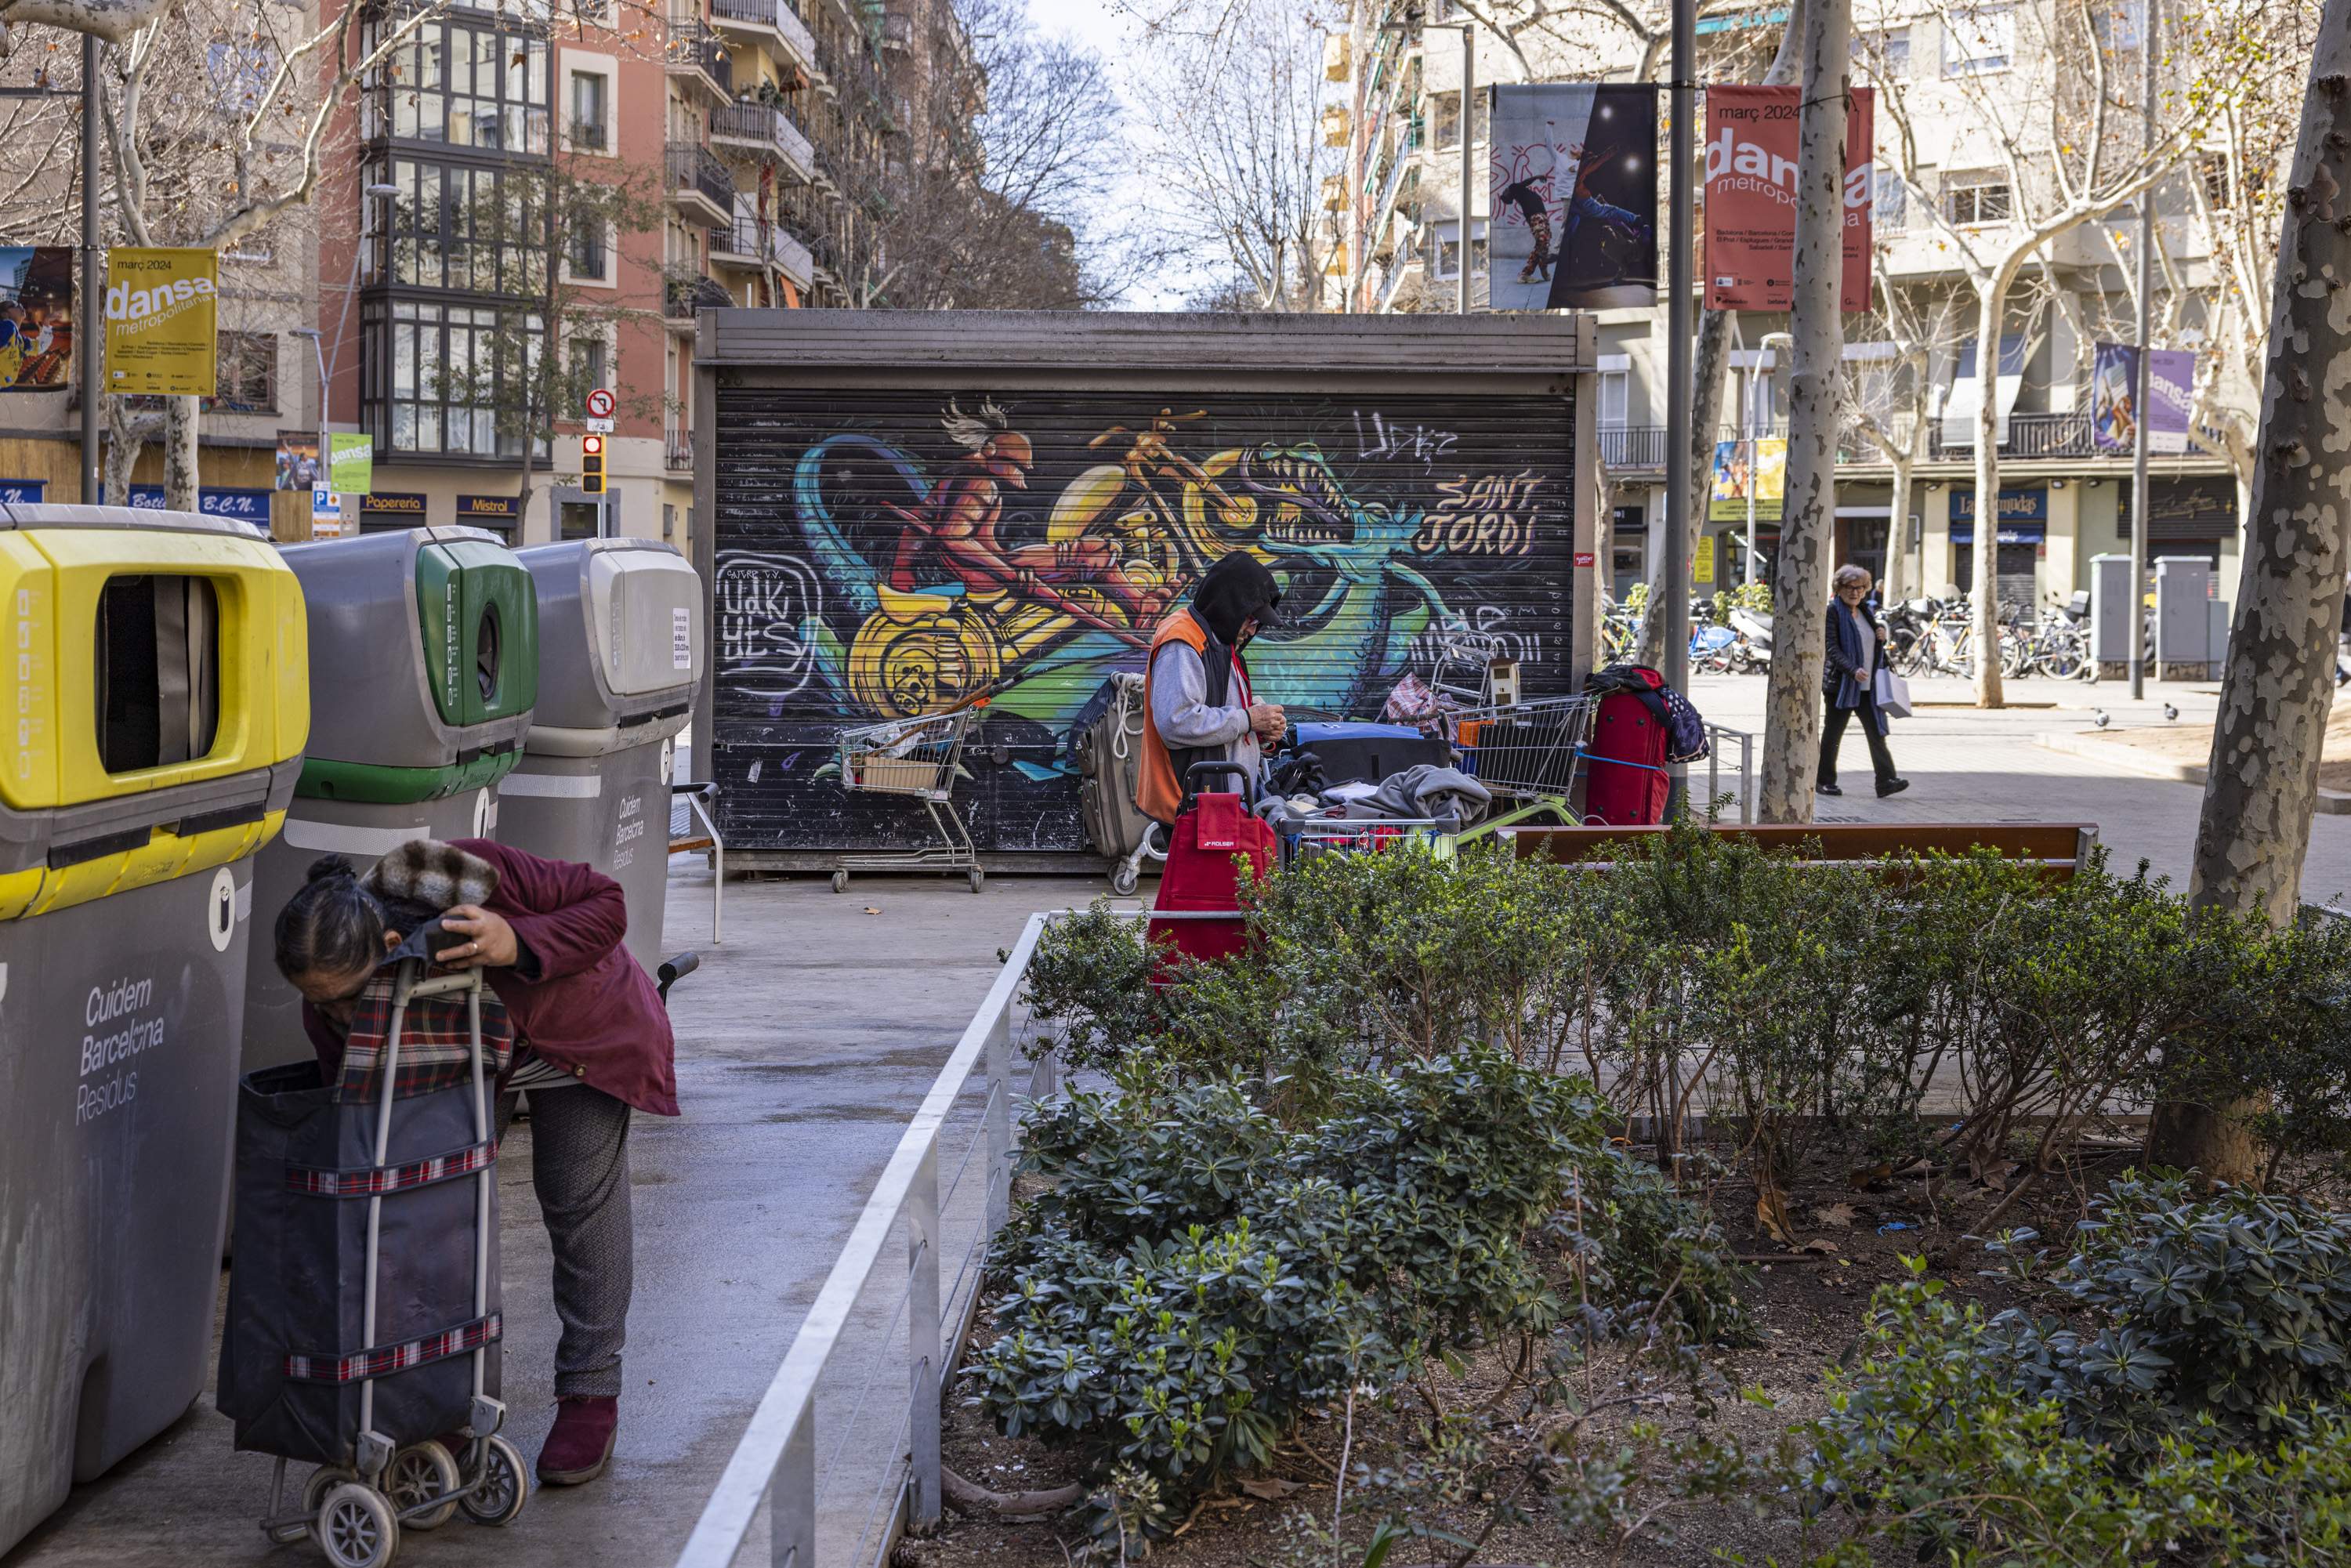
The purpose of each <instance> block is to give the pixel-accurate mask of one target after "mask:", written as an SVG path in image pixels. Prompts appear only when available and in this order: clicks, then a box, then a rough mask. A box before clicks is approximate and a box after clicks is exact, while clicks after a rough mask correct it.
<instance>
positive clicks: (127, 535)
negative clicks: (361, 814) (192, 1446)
mask: <svg viewBox="0 0 2351 1568" xmlns="http://www.w3.org/2000/svg"><path fill="white" fill-rule="evenodd" d="M0 603H5V605H6V606H7V607H8V617H9V621H10V630H9V639H8V653H9V656H10V659H11V664H12V668H11V674H12V677H13V681H14V686H15V691H16V711H15V713H14V715H13V718H14V720H15V722H14V723H13V724H12V725H11V726H10V727H9V732H8V734H7V736H6V738H5V742H0V1553H5V1552H7V1550H8V1549H9V1547H10V1546H11V1545H13V1544H14V1543H15V1542H17V1541H18V1540H20V1539H22V1538H23V1536H24V1535H25V1533H26V1531H29V1530H31V1529H32V1528H33V1527H34V1526H35V1525H36V1524H37V1523H38V1522H39V1521H41V1520H42V1519H43V1518H44V1517H45V1516H47V1514H48V1513H49V1512H50V1511H52V1510H54V1509H55V1508H56V1507H57V1505H58V1504H59V1503H60V1502H62V1501H64V1500H65V1497H66V1493H67V1490H68V1488H69V1487H70V1486H71V1485H72V1484H73V1483H74V1482H75V1481H78V1480H91V1479H96V1478H97V1477H98V1476H99V1474H100V1473H102V1472H103V1471H104V1470H106V1469H107V1468H108V1467H110V1466H111V1465H112V1464H114V1463H115V1461H117V1460H118V1459H120V1458H122V1457H123V1456H124V1455H126V1454H128V1453H130V1452H131V1450H132V1449H133V1448H137V1447H139V1445H141V1443H144V1442H146V1441H147V1440H148V1439H149V1438H151V1437H154V1436H155V1435H156V1434H157V1433H158V1432H161V1431H162V1430H163V1428H164V1427H168V1426H170V1425H171V1424H172V1422H173V1421H175V1420H177V1419H178V1418H179V1416H181V1414H182V1413H183V1412H184V1411H185V1410H186V1409H187V1408H188V1406H189V1405H190V1404H191V1403H192V1402H193V1400H194V1399H195V1397H196V1396H197V1395H198V1394H199V1393H201V1392H202V1391H203V1389H204V1370H205V1366H206V1364H207V1360H208V1356H209V1353H210V1349H211V1341H212V1325H213V1311H214V1301H215V1299H216V1295H217V1291H218V1289H219V1283H220V1242H221V1231H222V1228H223V1227H224V1225H225V1222H226V1213H227V1201H228V1181H229V1156H230V1140H231V1128H232V1126H233V1124H234V1115H235V1103H236V1069H237V1062H236V1044H235V1042H236V1039H237V1030H238V1020H239V1018H240V1015H241V1014H242V1012H243V1009H244V1006H245V998H246V949H247V946H249V944H250V943H251V940H252V931H253V924H254V923H253V918H252V915H253V863H252V856H253V853H254V852H255V851H256V849H258V848H260V847H261V846H262V845H263V844H264V843H265V842H266V841H268V839H269V838H270V836H271V835H272V834H273V833H275V832H276V831H277V830H278V827H279V824H280V822H281V821H282V820H283V818H284V815H285V812H286V809H287V802H288V800H290V799H291V797H292V795H293V793H294V788H295V779H296V775H297V774H298V771H299V769H300V766H301V764H300V754H301V750H302V742H303V731H304V727H305V726H306V725H307V724H308V696H307V694H306V691H305V688H304V685H303V681H304V671H303V660H304V653H303V631H302V594H301V589H300V587H299V585H298V583H297V582H296V580H295V579H294V575H293V573H292V572H290V571H288V570H287V568H286V566H285V564H284V562H283V561H281V560H280V559H279V558H278V554H277V550H276V549H274V548H273V547H272V546H271V545H270V544H269V542H268V541H267V540H266V539H265V538H262V537H261V536H260V534H258V533H257V532H256V531H255V530H254V529H252V528H248V527H247V526H246V525H245V524H243V523H239V522H235V521H233V520H231V519H227V518H222V517H204V516H199V515H197V514H194V513H188V512H164V511H146V510H132V509H131V508H129V507H67V506H59V507H46V506H44V507H0Z"/></svg>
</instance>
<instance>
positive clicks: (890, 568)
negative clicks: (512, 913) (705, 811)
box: [712, 385, 1574, 856]
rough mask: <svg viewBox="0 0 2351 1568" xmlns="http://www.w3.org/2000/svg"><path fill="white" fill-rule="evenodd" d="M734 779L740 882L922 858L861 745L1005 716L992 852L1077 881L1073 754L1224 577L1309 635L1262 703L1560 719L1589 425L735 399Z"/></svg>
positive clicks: (730, 451) (968, 793)
mask: <svg viewBox="0 0 2351 1568" xmlns="http://www.w3.org/2000/svg"><path fill="white" fill-rule="evenodd" d="M717 416H718V430H717V441H716V454H717V464H716V474H715V475H714V476H713V482H714V485H715V507H714V517H715V531H714V538H713V551H714V567H715V573H714V604H715V622H714V629H715V639H714V642H715V650H716V660H715V672H716V676H715V688H714V695H713V719H714V728H715V731H716V733H715V735H714V736H713V737H712V742H713V756H712V767H713V776H714V777H715V778H716V779H717V781H718V783H719V784H720V786H721V788H722V794H721V800H722V802H723V817H722V822H723V827H724V831H725V832H726V842H727V846H728V849H729V851H730V852H735V851H738V850H739V851H744V852H750V853H751V854H753V855H755V856H756V855H758V854H760V853H763V852H793V851H823V850H835V849H845V848H885V849H886V848H895V847H902V846H909V845H914V844H919V843H921V842H922V841H924V840H925V833H926V830H927V823H926V821H925V818H924V816H923V812H922V810H921V807H920V804H919V802H914V801H908V800H898V799H891V798H886V797H874V796H869V795H864V794H850V793H845V792H844V791H843V790H842V789H841V785H840V780H839V778H838V775H837V770H836V769H835V768H834V766H833V764H834V761H835V752H834V748H833V747H834V739H835V737H836V736H837V734H838V733H839V731H840V730H841V727H844V726H849V725H858V724H866V723H872V722H874V721H875V720H877V719H881V718H888V717H893V716H904V715H906V714H910V713H915V712H928V711H938V710H940V709H944V708H947V707H951V706H956V705H958V704H961V703H964V702H967V701H970V700H972V699H973V698H976V697H978V696H981V695H986V696H987V697H988V699H989V703H988V706H987V710H986V714H985V716H984V719H983V721H982V723H981V725H980V727H979V729H978V731H977V742H976V744H974V745H972V746H970V747H968V748H967V751H966V753H965V758H964V766H965V770H966V772H967V775H968V777H967V778H964V779H959V780H958V781H957V785H956V802H957V804H958V805H959V806H961V807H962V808H963V809H964V810H966V811H967V813H968V816H969V820H970V822H971V829H972V833H973V836H974V838H975V840H976V841H977V844H978V846H979V847H980V848H981V849H982V850H984V851H992V852H999V853H1001V852H1032V851H1048V852H1083V851H1086V850H1087V849H1088V848H1089V846H1088V845H1087V843H1086V841H1085V834H1084V831H1083V829H1082V828H1081V825H1080V821H1079V815H1078V800H1077V778H1076V774H1075V771H1074V769H1073V767H1072V765H1071V760H1070V753H1069V747H1068V744H1067V741H1068V735H1067V731H1068V728H1069V727H1070V725H1071V720H1072V719H1073V717H1074V716H1076V714H1077V712H1078V710H1079V709H1080V708H1081V707H1082V706H1084V704H1085V703H1086V701H1087V699H1088V698H1089V697H1091V696H1092V695H1093V694H1094V693H1095V692H1096V691H1097V690H1098V689H1099V688H1100V687H1101V686H1102V683H1103V682H1104V680H1105V679H1106V678H1107V677H1108V676H1109V675H1110V674H1111V673H1112V672H1113V671H1114V670H1119V669H1134V670H1139V669H1141V668H1142V664H1143V657H1144V648H1145V647H1146V646H1147V644H1148V643H1149V641H1150V637H1151V633H1152V631H1153V629H1154V627H1155V625H1156V624H1157V622H1158V621H1159V619H1160V618H1161V616H1163V615H1164V614H1165V612H1166V611H1167V610H1168V608H1170V607H1171V606H1172V605H1175V604H1180V603H1181V602H1182V601H1183V600H1184V598H1185V596H1186V593H1187V592H1188V590H1189V585H1190V582H1191V580H1192V579H1193V577H1194V576H1195V575H1196V573H1197V572H1198V571H1199V570H1203V569H1204V568H1205V566H1206V564H1207V561H1208V560H1210V559H1214V557H1215V556H1216V555H1217V554H1219V553H1221V552H1222V551H1224V550H1226V549H1238V548H1248V549H1257V550H1259V552H1260V553H1261V554H1262V555H1263V556H1264V558H1265V559H1267V560H1268V562H1269V564H1270V565H1271V566H1272V568H1273V569H1274V570H1275V571H1276V572H1277V573H1279V574H1280V575H1281V576H1282V577H1283V579H1284V580H1285V582H1286V584H1287V594H1286V598H1285V600H1284V601H1283V607H1282V608H1283V612H1284V613H1285V615H1287V616H1288V617H1289V619H1290V625H1289V626H1288V627H1287V628H1286V629H1284V630H1283V631H1282V632H1280V634H1279V635H1278V636H1277V637H1273V638H1268V639H1263V640H1260V641H1259V643H1257V644H1255V645H1254V646H1253V647H1252V648H1251V649H1250V651H1249V661H1250V665H1251V668H1252V670H1253V671H1254V672H1255V674H1256V685H1257V689H1258V695H1259V698H1260V700H1265V701H1272V702H1280V703H1282V704H1285V705H1288V706H1290V707H1292V708H1293V709H1298V708H1311V709H1321V710H1325V711H1327V712H1329V713H1332V714H1335V715H1342V716H1355V717H1376V716H1378V714H1379V711H1380V709H1381V707H1382V706H1383V704H1384V702H1385V700H1386V698H1387V696H1388V694H1389V693H1390V691H1391V690H1392V689H1393V688H1394V687H1395V685H1396V684H1397V682H1398V681H1399V679H1401V678H1402V677H1403V676H1404V675H1405V674H1416V675H1417V676H1418V677H1419V678H1420V679H1422V680H1423V681H1435V680H1438V679H1443V680H1444V681H1446V682H1447V683H1448V684H1459V685H1468V686H1472V687H1474V686H1476V685H1478V683H1479V678H1480V675H1481V673H1482V670H1483V666H1484V664H1485V662H1486V660H1487V658H1488V657H1489V656H1503V657H1510V658H1515V659H1518V660H1519V661H1520V664H1521V665H1522V670H1523V683H1524V695H1528V696H1541V695H1564V694H1565V692H1566V690H1567V687H1568V682H1569V680H1570V647H1569V643H1570V640H1571V637H1572V627H1573V602H1572V590H1571V585H1572V583H1573V490H1574V486H1573V468H1572V463H1573V451H1574V442H1573V412H1572V406H1571V398H1570V396H1569V395H1568V394H1567V393H1565V392H1561V393H1558V394H1556V395H1551V396H1508V397H1500V396H1497V397H1463V396H1446V397H1441V398H1438V397H1430V398H1412V397H1390V398H1382V399H1355V398H1347V399H1334V398H1330V397H1324V396H1313V395H1300V394H1296V393H1284V394H1271V393H1261V394H1256V395H1249V396H1208V397H1203V396H1197V395H1187V394H1182V393H1156V392H1036V391H1017V392H1016V391H1005V392H990V391H988V390H987V389H986V388H984V387H973V388H964V389H961V390H956V391H944V390H922V391H908V390H900V389H871V388H860V389H854V390H848V389H843V390H826V389H821V388H818V389H810V388H808V387H806V386H799V387H794V388H790V389H783V388H768V387H759V386H741V385H726V386H721V387H720V388H719V390H718V395H717Z"/></svg>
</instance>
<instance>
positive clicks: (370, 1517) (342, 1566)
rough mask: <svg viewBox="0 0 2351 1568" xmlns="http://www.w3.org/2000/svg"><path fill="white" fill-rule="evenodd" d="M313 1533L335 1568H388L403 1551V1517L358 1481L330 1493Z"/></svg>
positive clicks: (320, 1548) (321, 1504)
mask: <svg viewBox="0 0 2351 1568" xmlns="http://www.w3.org/2000/svg"><path fill="white" fill-rule="evenodd" d="M310 1533H311V1535H312V1536H313V1537H315V1538H316V1539H317V1541H318V1542H319V1551H321V1552H325V1553H326V1554H327V1561H328V1562H329V1563H333V1564H334V1565H335V1568H386V1565H387V1564H389V1563H391V1562H392V1555H393V1553H395V1552H398V1551H399V1550H400V1517H399V1516H398V1515H397V1514H395V1513H393V1512H392V1504H391V1503H389V1502H387V1501H385V1500H384V1496H383V1494H382V1493H381V1492H380V1491H377V1490H374V1489H373V1488H371V1487H364V1486H361V1485H360V1484H359V1483H358V1482H357V1481H345V1482H343V1483H342V1484H340V1486H337V1487H335V1488H333V1489H332V1490H329V1492H328V1493H327V1497H326V1500H325V1501H323V1502H321V1503H320V1504H319V1521H318V1523H316V1524H314V1525H312V1526H311V1527H310Z"/></svg>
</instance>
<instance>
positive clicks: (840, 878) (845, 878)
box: [832, 871, 849, 893]
mask: <svg viewBox="0 0 2351 1568" xmlns="http://www.w3.org/2000/svg"><path fill="white" fill-rule="evenodd" d="M832 891H833V892H835V893H847V892H848V891H849V873H847V872H845V871H837V872H834V873H832Z"/></svg>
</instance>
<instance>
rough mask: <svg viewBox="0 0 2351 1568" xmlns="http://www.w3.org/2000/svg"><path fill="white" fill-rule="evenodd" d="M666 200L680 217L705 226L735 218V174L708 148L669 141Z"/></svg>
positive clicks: (691, 143)
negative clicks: (667, 198)
mask: <svg viewBox="0 0 2351 1568" xmlns="http://www.w3.org/2000/svg"><path fill="white" fill-rule="evenodd" d="M669 199H670V201H671V202H672V203H674V204H675V205H676V207H677V210H678V214H679V215H680V216H682V217H684V218H686V219H688V220H690V221H693V222H696V223H699V224H701V225H703V227H705V228H713V229H715V228H717V227H720V226H721V225H726V224H730V223H732V222H734V221H735V177H734V176H733V175H731V174H729V173H727V172H726V164H724V163H721V162H719V161H718V158H717V155H716V154H715V153H713V152H711V151H710V149H709V148H707V147H697V146H695V144H694V143H693V142H690V141H673V142H671V143H670V144H669Z"/></svg>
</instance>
